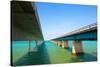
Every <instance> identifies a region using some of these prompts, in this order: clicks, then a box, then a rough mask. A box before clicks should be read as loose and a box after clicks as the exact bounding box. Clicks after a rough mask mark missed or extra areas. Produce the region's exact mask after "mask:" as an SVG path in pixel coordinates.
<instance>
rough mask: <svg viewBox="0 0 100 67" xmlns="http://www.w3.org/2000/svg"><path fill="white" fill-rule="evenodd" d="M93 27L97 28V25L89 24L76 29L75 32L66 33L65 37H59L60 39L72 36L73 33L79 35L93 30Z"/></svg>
mask: <svg viewBox="0 0 100 67" xmlns="http://www.w3.org/2000/svg"><path fill="white" fill-rule="evenodd" d="M95 27H97V23H92V24H90V25H87V26H84V27H81V28H79V29H77V30H74V31H72V32H69V33H66V34H65V35H62V36H60V37H64V36H68V35H72V34H75V33H80V32H83V31H86V30H89V29H91V28H95ZM60 37H58V38H60Z"/></svg>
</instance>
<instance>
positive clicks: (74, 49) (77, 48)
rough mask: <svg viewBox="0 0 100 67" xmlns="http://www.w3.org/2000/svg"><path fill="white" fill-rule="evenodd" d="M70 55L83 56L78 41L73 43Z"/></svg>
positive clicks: (80, 42)
mask: <svg viewBox="0 0 100 67" xmlns="http://www.w3.org/2000/svg"><path fill="white" fill-rule="evenodd" d="M72 54H74V55H79V54H83V48H82V41H80V40H75V41H73V46H72Z"/></svg>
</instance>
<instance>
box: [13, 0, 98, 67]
mask: <svg viewBox="0 0 100 67" xmlns="http://www.w3.org/2000/svg"><path fill="white" fill-rule="evenodd" d="M69 40H72V41H73V46H72V49H71V53H72V54H74V55H77V54H84V51H83V46H82V40H97V28H95V29H92V30H88V31H85V32H82V33H78V34H74V35H70V36H64V37H60V38H59V37H58V38H55V39H52V40H50V42H47V43H45V44H44V38H43V35H42V31H41V25H40V22H39V17H38V14H37V9H36V7H35V3H34V2H33V3H31V2H25V1H11V43H12V44H11V65H15V66H17V65H32V64H34V65H36V64H46V63H47V64H50V63H51V62H50V61H49V60H50V58H52V60H51V61H53V63H62V60H63V62H68V61H69V59H70V58H67V57H68V56H66V50H64V49H69V45H68V41H69ZM23 41H28V43H27V44H28V46H27V51H28V52H27V51H26V52H25V51H24V50H23V52H25V53H24V54H23V55H21V56H20V55H17V53H22V52H21V51H20V49H19V47H21V49H22V48H23V44H22V43H21V42H23ZM32 41H35V44H36V46H35V48H34V50H33V47H32ZM15 42H16V43H17V42H18V43H17V45H20V46H19V47H18V48H17V50H16V48H15V47H14V46H16V45H14V44H15ZM19 42H20V43H19ZM50 43H51V44H53V45H51V44H50ZM43 44H44V45H43ZM60 47H62V48H60ZM24 49H26V48H24ZM54 50H56V52H55V51H54ZM18 51H19V52H18ZM58 51H61V52H62V51H64V54H61V55H59V54H60V52H58ZM53 52H55V53H53ZM53 54H54V56H53ZM14 55H16V56H14ZM19 56H20V57H19ZM49 56H51V57H50V58H49V59H48V57H49ZM89 56H90V55H89ZM17 57H18V58H17ZM70 57H71V54H70ZM16 58H17V61H15V59H16ZM59 58H61V59H60V60H59ZM71 58H72V57H71ZM93 58H94V57H93ZM55 59H56V60H55ZM65 59H67V61H66V60H65ZM72 60H73V58H72V59H71V61H72ZM93 60H94V59H93ZM95 60H96V59H95ZM69 62H70V61H69ZM78 62H80V60H78Z"/></svg>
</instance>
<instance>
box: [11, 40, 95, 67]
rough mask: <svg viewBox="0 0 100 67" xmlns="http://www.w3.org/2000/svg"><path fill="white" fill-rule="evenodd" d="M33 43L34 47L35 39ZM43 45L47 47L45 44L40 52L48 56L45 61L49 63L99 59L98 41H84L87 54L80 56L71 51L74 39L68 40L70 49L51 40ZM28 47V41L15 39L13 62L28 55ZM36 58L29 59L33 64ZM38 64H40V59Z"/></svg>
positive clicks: (44, 56) (33, 46) (13, 43)
mask: <svg viewBox="0 0 100 67" xmlns="http://www.w3.org/2000/svg"><path fill="white" fill-rule="evenodd" d="M31 44H32V48H33V49H34V48H35V47H36V43H35V41H32V42H31ZM42 45H44V46H45V47H44V46H43V48H45V49H41V52H40V54H41V55H42V56H43V57H42V58H46V57H48V59H46V60H44V61H45V62H46V61H49V62H48V64H49V63H50V64H56V63H72V62H86V61H96V60H97V41H82V45H83V50H84V53H85V54H84V55H79V56H75V55H72V53H71V50H72V41H69V42H68V45H69V48H68V49H63V48H61V47H60V46H57V45H56V44H55V43H53V42H51V41H45V43H44V44H42ZM28 48H29V42H28V41H13V42H12V49H13V63H15V62H17V61H19V60H20V59H21V58H22V57H23V56H24V55H26V54H27V53H28ZM42 50H43V51H42ZM31 57H34V56H30V57H29V58H31ZM35 57H36V58H37V57H40V56H38V55H36V56H35ZM24 59H28V58H24ZM36 60H39V59H36ZM36 60H33V59H30V60H29V59H28V61H31V64H32V63H33V62H35V61H36ZM20 61H21V60H20ZM21 62H24V63H27V62H25V61H21ZM40 62H42V61H39V63H40ZM33 64H34V63H33ZM36 64H38V61H37V63H36ZM44 64H45V63H44ZM20 65H21V64H20Z"/></svg>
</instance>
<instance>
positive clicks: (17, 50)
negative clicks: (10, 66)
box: [12, 41, 36, 63]
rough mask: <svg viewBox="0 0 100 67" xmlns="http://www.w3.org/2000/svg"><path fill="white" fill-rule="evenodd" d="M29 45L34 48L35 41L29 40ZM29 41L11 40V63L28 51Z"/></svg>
mask: <svg viewBox="0 0 100 67" xmlns="http://www.w3.org/2000/svg"><path fill="white" fill-rule="evenodd" d="M31 47H32V48H33V49H34V48H35V47H36V43H35V41H31ZM28 48H29V41H13V42H12V54H13V56H12V57H13V63H14V62H16V61H18V60H19V59H20V58H22V57H23V56H24V55H26V54H27V53H28Z"/></svg>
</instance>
